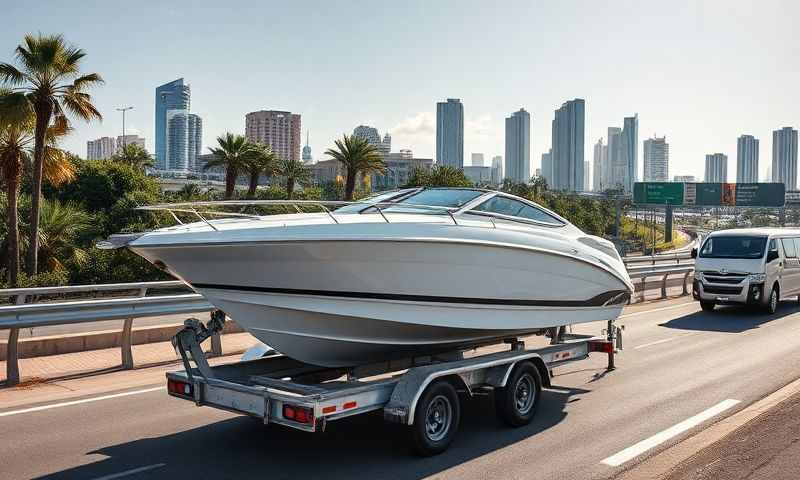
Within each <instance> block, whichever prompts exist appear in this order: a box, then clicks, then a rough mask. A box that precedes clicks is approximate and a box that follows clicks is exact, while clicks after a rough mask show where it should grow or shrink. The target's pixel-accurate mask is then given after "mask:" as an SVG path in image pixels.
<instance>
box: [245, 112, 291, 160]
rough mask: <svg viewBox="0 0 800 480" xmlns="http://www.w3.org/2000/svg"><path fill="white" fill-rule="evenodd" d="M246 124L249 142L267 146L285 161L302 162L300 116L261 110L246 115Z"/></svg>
mask: <svg viewBox="0 0 800 480" xmlns="http://www.w3.org/2000/svg"><path fill="white" fill-rule="evenodd" d="M244 123H245V127H244V129H245V136H246V137H247V140H248V141H249V142H252V143H260V144H262V145H267V146H268V147H270V148H271V149H272V151H273V152H274V153H275V154H276V155H277V156H278V157H280V158H282V159H284V160H295V161H299V160H300V130H301V125H300V114H297V113H292V112H285V111H281V110H259V111H257V112H250V113H248V114H247V115H245V122H244Z"/></svg>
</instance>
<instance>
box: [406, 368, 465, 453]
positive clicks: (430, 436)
mask: <svg viewBox="0 0 800 480" xmlns="http://www.w3.org/2000/svg"><path fill="white" fill-rule="evenodd" d="M460 420H461V405H460V403H459V400H458V394H457V393H456V389H455V387H453V385H452V384H451V383H450V382H448V381H447V380H443V379H442V380H435V381H434V382H433V383H431V384H430V385H428V387H427V388H426V389H425V391H424V392H422V396H420V399H419V402H417V406H416V410H415V412H414V424H413V425H411V426H410V427H409V428H410V430H411V431H410V434H411V435H410V436H411V444H412V446H413V447H414V450H415V451H416V452H417V454H419V455H422V456H424V457H429V456H432V455H437V454H439V453H442V452H444V451H445V450H447V447H449V446H450V444H451V443H452V442H453V439H454V438H455V436H456V432H457V431H458V424H459V421H460Z"/></svg>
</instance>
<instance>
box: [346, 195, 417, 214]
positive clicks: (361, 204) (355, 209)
mask: <svg viewBox="0 0 800 480" xmlns="http://www.w3.org/2000/svg"><path fill="white" fill-rule="evenodd" d="M410 191H412V190H392V191H390V192H380V193H376V194H374V195H370V196H368V197H365V198H362V199H361V200H359V201H358V203H353V204H351V205H345V206H343V207H339V208H337V209H336V210H335V211H336V213H360V212H361V211H362V210H364V209H365V208H367V207H369V206H370V205H372V204H375V203H381V202H388V201H390V200H391V199H393V198H395V197H399V196H401V195H405V194H407V193H408V192H410ZM370 210H373V209H370Z"/></svg>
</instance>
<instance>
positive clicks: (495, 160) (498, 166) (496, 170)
mask: <svg viewBox="0 0 800 480" xmlns="http://www.w3.org/2000/svg"><path fill="white" fill-rule="evenodd" d="M503 178H504V177H503V156H502V155H495V156H494V157H492V183H494V184H495V185H500V184H501V183H503Z"/></svg>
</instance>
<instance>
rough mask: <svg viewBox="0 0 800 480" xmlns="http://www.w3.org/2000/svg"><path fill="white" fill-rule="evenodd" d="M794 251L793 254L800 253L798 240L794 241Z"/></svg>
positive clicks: (799, 240)
mask: <svg viewBox="0 0 800 480" xmlns="http://www.w3.org/2000/svg"><path fill="white" fill-rule="evenodd" d="M794 251H795V253H797V252H800V238H795V239H794Z"/></svg>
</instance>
